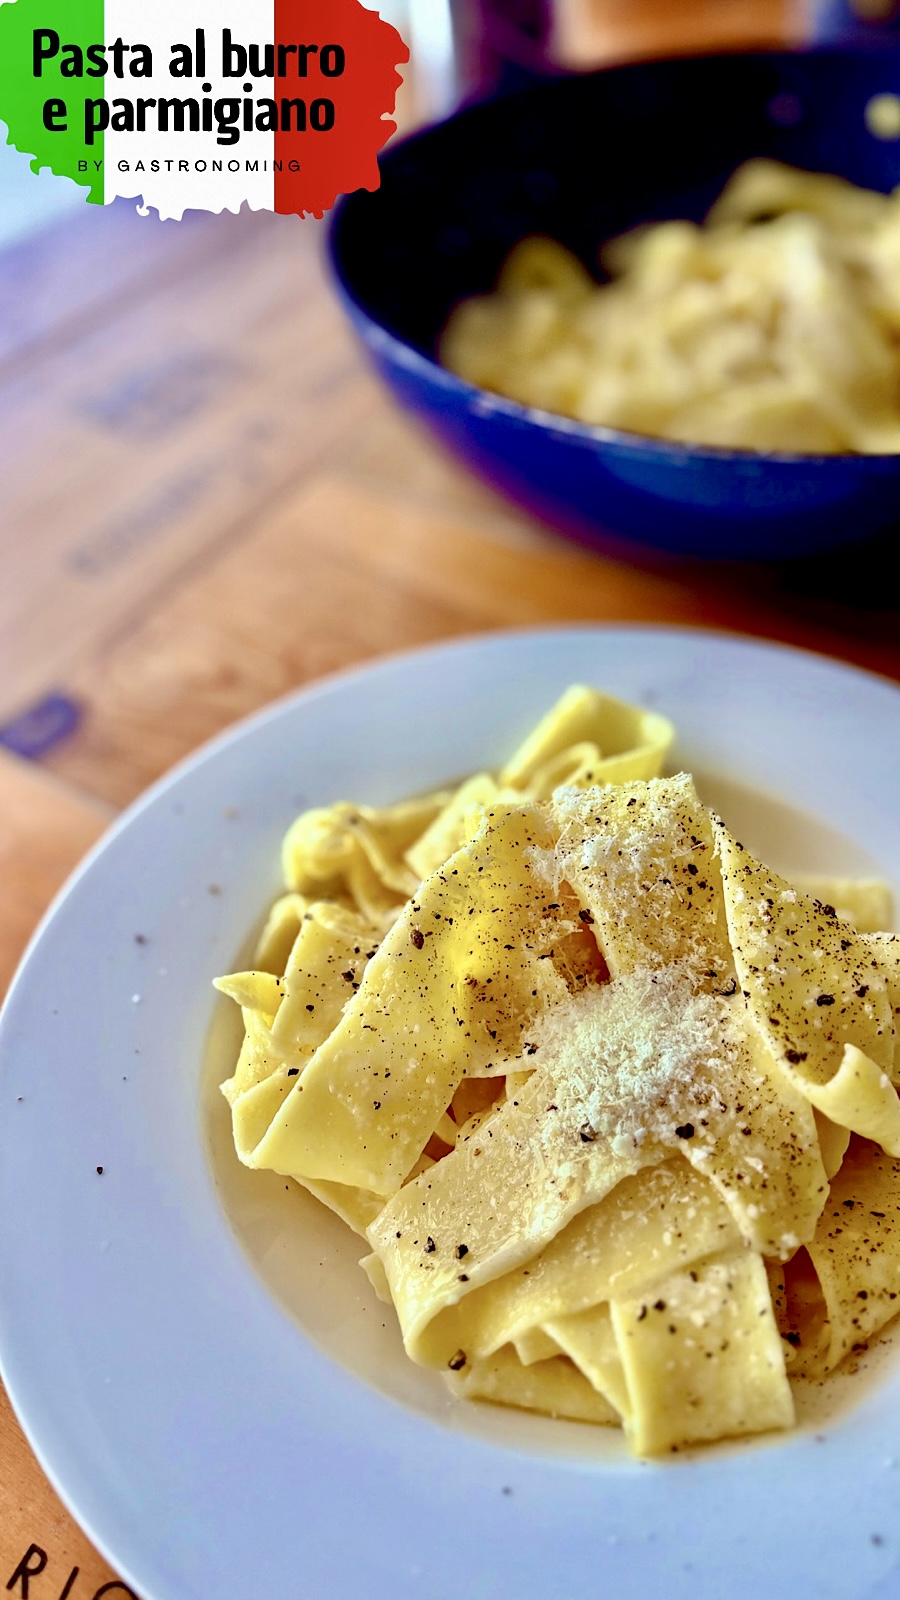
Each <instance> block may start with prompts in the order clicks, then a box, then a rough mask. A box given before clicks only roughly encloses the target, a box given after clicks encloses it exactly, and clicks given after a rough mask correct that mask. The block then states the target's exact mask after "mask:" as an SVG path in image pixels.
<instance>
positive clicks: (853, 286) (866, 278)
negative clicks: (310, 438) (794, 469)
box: [439, 159, 900, 455]
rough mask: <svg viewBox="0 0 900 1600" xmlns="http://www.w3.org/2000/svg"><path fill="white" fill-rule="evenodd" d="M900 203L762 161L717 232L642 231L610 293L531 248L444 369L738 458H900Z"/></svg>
mask: <svg viewBox="0 0 900 1600" xmlns="http://www.w3.org/2000/svg"><path fill="white" fill-rule="evenodd" d="M898 246H900V191H895V193H894V194H892V195H889V196H886V195H882V194H876V193H874V192H872V191H870V190H866V189H859V188H857V187H855V186H854V185H852V184H850V183H847V182H845V181H844V180H843V179H839V178H833V177H828V176H825V175H823V174H820V173H812V172H801V171H798V170H796V169H794V168H791V167H786V166H783V165H781V164H780V163H778V162H775V161H769V160H762V159H759V160H753V161H749V162H747V163H746V164H745V165H744V166H743V167H741V168H739V170H738V171H737V172H736V173H735V175H734V177H733V178H732V179H731V181H730V182H729V184H728V185H727V186H726V188H725V190H724V192H723V193H722V195H721V196H720V198H719V200H718V201H717V202H716V204H715V205H714V206H713V209H712V211H711V212H710V214H709V216H708V217H707V219H706V222H705V223H704V224H703V225H702V226H697V225H696V224H694V223H691V222H664V223H658V224H652V225H647V226H644V227H640V228H637V229H635V230H633V231H632V232H631V233H628V234H625V235H623V236H622V237H621V238H619V239H615V240H613V241H611V242H610V243H609V244H608V245H606V246H605V247H604V248H603V249H602V250H601V252H600V260H601V263H602V265H603V267H604V268H605V269H606V271H607V272H608V273H609V275H610V278H611V280H612V281H611V282H609V283H604V284H598V283H597V282H595V281H594V279H593V278H592V277H591V276H590V274H589V273H588V272H587V270H586V269H585V267H584V266H583V265H582V263H581V262H580V261H579V260H578V259H577V257H575V256H574V255H572V254H571V253H570V252H569V251H568V250H566V249H564V248H563V246H562V245H560V244H558V243H556V242H555V241H554V240H552V239H545V238H531V239H525V240H523V241H522V242H521V243H520V244H519V245H517V246H516V247H515V248H514V249H513V251H512V253H511V254H510V256H509V257H508V259H507V261H506V263H505V265H504V267H503V269H502V271H501V273H500V277H499V280H498V283H497V286H496V289H495V290H494V292H493V293H492V294H488V295H480V296H477V297H474V298H471V299H469V300H465V301H463V302H462V303H461V304H460V305H458V306H457V307H456V309H455V310H454V311H453V313H452V314H451V316H450V319H449V321H448V324H447V326H446V328H445V329H444V332H443V335H442V337H441V341H440V346H439V356H440V360H441V361H442V362H443V364H444V365H445V366H446V367H448V368H449V369H450V370H451V371H452V372H455V373H456V374H457V376H459V377H461V378H464V379H466V380H467V381H468V382H470V383H474V384H477V385H478V386H479V387H480V388H483V389H489V390H492V391H494V392H495V393H497V394H501V395H505V396H507V397H508V398H509V399H512V400H518V401H520V402H521V403H522V404H523V405H526V406H530V407H534V408H539V409H541V410H545V411H551V412H558V413H561V414H562V415H565V416H569V417H574V418H576V419H578V420H579V421H582V422H587V423H596V424H601V425H603V426H606V427H611V428H624V429H628V430H630V431H633V432H636V433H642V434H648V435H652V436H655V437H658V438H662V439H674V440H680V441H682V442H685V443H693V444H698V445H714V446H719V447H722V448H727V449H747V450H757V451H766V452H771V451H788V452H793V453H800V454H810V453H811V454H815V455H819V454H840V453H844V452H853V453H857V454H893V453H896V452H897V451H900V266H898V262H900V251H898Z"/></svg>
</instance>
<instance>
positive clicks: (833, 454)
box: [326, 43, 900, 470]
mask: <svg viewBox="0 0 900 1600" xmlns="http://www.w3.org/2000/svg"><path fill="white" fill-rule="evenodd" d="M877 55H878V52H877V50H874V49H873V46H872V45H870V44H866V43H862V44H858V45H856V46H846V45H843V46H837V45H825V46H818V47H816V48H814V49H809V48H804V47H802V46H798V47H795V48H793V49H787V50H774V49H772V50H765V49H763V50H715V51H708V52H703V53H699V54H695V55H691V54H687V53H686V54H684V55H677V56H653V57H648V58H646V59H645V58H641V59H640V60H638V61H619V62H615V63H614V64H612V65H611V66H607V67H596V68H593V69H592V70H590V71H586V72H553V73H548V74H547V77H546V78H543V79H541V80H539V81H538V82H536V83H534V84H531V85H529V86H528V87H526V88H524V89H517V90H515V91H514V92H513V93H512V94H509V95H505V96H504V97H503V98H504V100H510V101H522V100H524V99H527V98H528V97H529V96H531V95H534V94H537V93H540V92H541V91H542V90H544V89H545V88H547V87H548V86H549V85H551V84H559V83H561V82H564V81H565V79H567V78H578V79H579V80H583V79H588V78H594V79H598V80H600V79H604V78H608V77H610V76H612V75H613V74H619V73H623V72H628V71H633V70H635V69H636V68H639V67H641V66H648V65H651V64H652V65H653V66H655V67H663V68H665V67H671V68H672V69H673V70H676V69H677V68H678V67H679V66H683V65H684V64H686V63H687V62H696V61H709V62H716V61H725V60H727V61H734V60H736V59H742V58H746V59H748V60H763V61H764V60H772V61H778V60H796V59H811V58H816V57H824V58H843V59H848V60H852V61H863V60H868V61H871V60H872V59H873V56H877ZM897 60H898V64H900V50H898V52H897ZM493 103H495V102H485V101H475V102H471V103H467V104H465V105H462V106H460V107H458V108H457V109H456V110H455V111H454V112H453V113H452V115H451V116H449V117H447V118H446V119H445V120H444V121H442V122H436V123H429V124H428V125H427V126H425V127H422V128H415V129H414V130H413V131H412V132H411V133H408V134H405V135H404V136H403V138H401V139H396V140H392V141H391V143H390V145H389V146H388V147H387V149H386V150H384V151H383V152H382V153H381V154H380V155H379V158H378V164H379V168H380V167H381V166H382V163H383V162H385V161H390V160H391V158H392V156H393V154H394V153H395V152H399V151H401V150H405V149H407V148H409V147H410V146H413V145H415V144H417V143H419V142H421V141H425V140H427V139H428V138H429V136H430V135H432V134H433V133H435V132H437V131H438V130H439V129H440V130H443V129H444V128H446V127H447V126H448V125H449V124H453V123H455V122H460V121H463V120H465V119H467V118H469V117H470V116H472V115H473V114H475V113H477V112H479V111H481V110H482V109H483V107H484V105H485V104H493ZM365 192H368V193H377V190H369V191H363V190H356V191H355V193H353V194H346V195H342V196H341V197H340V199H339V201H338V203H337V205H336V206H335V207H334V210H333V211H332V213H331V216H330V217H329V221H328V230H327V241H326V242H327V252H328V259H329V261H330V263H331V267H332V271H333V273H334V277H335V279H336V282H337V287H338V290H339V292H340V298H341V299H342V300H343V301H344V303H345V305H346V307H347V308H348V309H349V312H350V315H351V319H352V320H353V321H354V322H356V323H363V324H364V325H365V327H366V330H367V331H366V334H365V338H366V342H367V343H368V344H369V345H371V346H372V348H373V349H380V350H383V351H385V352H387V351H388V350H390V351H391V353H392V356H393V359H394V360H395V362H396V363H397V365H399V366H403V367H406V368H407V369H408V370H410V371H414V370H416V369H418V370H419V372H420V375H421V376H423V377H428V378H429V379H430V380H431V381H432V382H437V384H438V386H439V387H441V388H444V389H447V390H451V391H454V392H455V393H457V394H458V395H459V396H460V397H461V398H462V399H463V400H465V402H466V404H467V408H468V409H470V410H471V409H473V408H475V407H479V406H480V408H481V409H482V410H483V413H484V414H485V415H486V414H488V413H495V412H500V413H502V414H503V416H504V417H505V418H506V420H507V421H510V422H514V423H517V424H518V425H519V426H520V427H522V428H538V429H539V430H540V431H541V432H542V433H559V434H563V435H564V436H565V437H566V438H567V439H569V440H572V441H577V442H578V443H579V444H581V445H584V446H590V445H593V446H598V445H613V446H615V447H616V448H618V449H619V450H621V451H622V452H623V453H624V454H628V455H634V456H639V455H653V456H657V457H660V458H666V457H668V458H670V459H671V458H674V459H676V460H678V461H685V462H687V461H695V460H699V461H704V460H708V461H714V462H723V463H724V462H734V464H735V465H745V466H748V465H762V464H765V463H766V462H768V461H772V462H776V463H778V464H784V465H785V466H791V465H793V466H798V467H807V468H809V467H815V466H821V467H824V468H826V470H828V469H830V470H836V464H837V463H840V464H841V465H842V466H845V465H846V464H847V462H850V461H858V462H860V463H862V462H873V463H874V462H880V463H882V464H888V463H891V462H893V463H900V451H886V452H874V451H872V452H860V451H854V450H843V451H830V452H827V453H824V454H823V453H813V452H803V451H792V450H766V451H764V450H752V449H749V448H746V447H745V448H732V449H727V448H725V447H724V446H721V445H704V444H692V443H690V442H689V441H687V440H682V439H661V438H657V437H656V436H654V435H653V434H649V433H637V432H634V431H633V430H631V429H628V428H610V427H607V426H605V425H604V424H602V423H593V422H581V421H579V420H578V419H577V418H575V417H568V416H566V415H565V413H563V412H556V411H544V410H542V409H541V408H540V407H536V406H526V405H523V404H522V402H521V401H519V400H512V399H509V398H508V397H507V396H506V395H500V394H496V393H495V392H494V391H493V390H491V389H482V388H480V387H479V386H478V385H477V384H474V383H468V382H466V380H465V379H463V378H460V377H458V376H457V375H456V373H454V372H451V371H450V369H449V368H448V367H445V366H442V364H441V363H440V362H439V361H435V360H434V359H433V358H432V357H431V356H427V355H425V354H424V352H423V351H421V350H419V349H418V348H417V347H416V346H415V345H413V344H410V343H409V342H408V341H407V340H405V339H401V338H400V337H399V336H398V335H397V334H395V333H392V332H391V331H390V329H389V328H386V327H385V326H384V324H383V323H381V322H378V321H377V319H376V318H375V317H373V316H372V315H371V313H370V312H369V311H367V310H366V308H365V306H363V305H362V304H361V302H360V301H359V300H358V299H357V298H356V295H355V294H354V292H353V290H352V289H351V287H350V285H349V284H348V282H347V278H346V274H345V271H344V267H343V263H342V262H341V259H340V256H339V253H338V247H337V234H338V230H339V228H340V224H341V219H342V217H343V214H344V212H345V211H346V210H347V208H348V207H349V206H352V205H353V204H354V202H355V199H356V196H357V195H359V194H361V193H365ZM463 298H465V297H463ZM460 303H461V302H460Z"/></svg>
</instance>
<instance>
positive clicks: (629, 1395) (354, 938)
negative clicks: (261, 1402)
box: [218, 687, 900, 1455]
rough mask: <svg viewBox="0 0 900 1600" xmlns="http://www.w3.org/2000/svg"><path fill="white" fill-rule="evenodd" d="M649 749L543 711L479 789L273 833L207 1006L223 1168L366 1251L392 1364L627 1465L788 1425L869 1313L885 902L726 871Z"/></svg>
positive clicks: (656, 723) (894, 965) (881, 1085)
mask: <svg viewBox="0 0 900 1600" xmlns="http://www.w3.org/2000/svg"><path fill="white" fill-rule="evenodd" d="M672 732H673V730H672V728H671V726H670V724H668V723H667V722H666V720H665V719H664V718H662V717H660V716H657V715H655V714H653V713H650V712H646V711H641V710H639V709H637V708H635V707H630V706H626V705H624V704H622V703H621V702H619V701H616V700H613V699H611V698H610V697H608V696H605V695H602V694H600V693H599V692H597V691H595V690H591V689H585V688H581V687H575V688H573V689H570V690H569V691H567V693H566V694H565V695H564V696H563V698H562V699H561V701H560V702H559V703H558V704H557V705H556V706H555V707H554V708H553V710H552V711H551V712H550V713H549V714H548V715H547V716H546V717H545V718H544V719H543V721H542V722H541V723H540V724H539V725H538V727H537V728H536V729H535V730H534V732H533V733H532V734H531V735H530V736H529V737H528V738H527V739H526V740H525V742H524V743H523V744H522V745H521V746H520V748H519V749H518V750H517V751H516V753H515V754H514V755H513V757H512V758H511V760H510V761H509V762H507V764H506V766H505V767H504V768H503V769H502V770H501V771H500V772H499V773H493V774H492V773H486V772H483V773H479V774H477V775H475V776H474V777H471V778H469V779H467V780H466V781H465V782H464V783H463V784H462V785H460V786H459V787H457V788H456V789H454V790H450V791H444V792H441V793H437V794H432V795H428V796H426V797H425V798H420V799H413V800H409V801H406V802H402V803H400V804H399V805H396V806H391V807H388V808H386V809H383V810H376V809H374V808H369V807H366V806H357V805H351V804H349V803H348V804H338V805H334V806H331V807H329V808H327V809H324V810H319V811H313V812H307V813H305V814H304V815H303V816H301V817H300V818H299V819H298V820H297V822H296V823H295V824H294V826H293V827H292V828H291V830H290V831H289V833H288V835H287V838H286V840H285V844H284V869H285V877H286V886H287V892H286V894H285V895H284V897H283V898H282V899H280V900H279V901H278V902H277V903H276V905H275V906H274V908H273V910H272V912H271V915H270V917H269V920H268V923H267V925H266V927H265V930H264V932H263V934H262V937H261V940H260V943H259V947H258V950H257V954H256V962H255V967H254V969H253V970H251V971H247V972H243V973H237V974H233V975H232V976H230V977H227V978H222V979H219V980H218V987H219V988H220V989H221V990H223V991H224V993H226V994H227V995H230V996H231V997H232V998H233V999H234V1000H235V1001H237V1002H238V1004H240V1006H241V1007H242V1010H243V1019H244V1026H245V1038H244V1043H243V1047H242V1049H241V1053H240V1057H239V1060H238V1063H237V1067H236V1070H235V1072H234V1075H233V1076H232V1077H231V1078H230V1079H229V1080H228V1082H227V1083H225V1084H224V1085H223V1091H224V1093H225V1095H226V1097H227V1099H228V1101H229V1103H230V1106H231V1113H232V1119H233V1132H234V1140H235V1145H236V1149H237V1153H238V1155H239V1157H240V1159H241V1160H242V1161H243V1162H245V1163H246V1164H247V1165H248V1166H251V1167H257V1168H269V1169H272V1170H274V1171H276V1172H278V1173H281V1174H284V1175H285V1176H287V1177H289V1178H292V1179H294V1180H296V1181H297V1182H298V1183H300V1184H302V1185H303V1186H304V1187H305V1188H306V1189H308V1190H309V1191H310V1192H311V1193H312V1194H313V1195H315V1196H316V1197H317V1198H318V1199H319V1200H320V1201H322V1202H323V1203H324V1204H325V1205H326V1206H328V1207H330V1208H331V1209H332V1210H333V1211H335V1212H336V1213H337V1214H338V1215H339V1216H340V1217H341V1218H343V1220H344V1221H345V1222H346V1223H348V1224H349V1226H350V1227H351V1228H353V1229H355V1230H356V1231H357V1232H358V1233H359V1234H360V1235H362V1236H363V1237H364V1238H365V1240H366V1242H367V1254H366V1256H365V1258H364V1259H363V1261H362V1266H363V1267H364V1269H365V1270H366V1272H367V1273H368V1275H369V1278H370V1280H371V1282H372V1284H373V1286H374V1288H375V1290H376V1292H377V1293H378V1294H379V1295H380V1297H381V1298H382V1299H384V1300H385V1301H388V1302H390V1303H392V1304H393V1306H394V1308H395V1310H396V1314H397V1317H398V1319H399V1323H400V1328H401V1331H402V1335H403V1339H404V1343H405V1347H406V1350H407V1352H408V1354H409V1355H410V1356H411V1357H412V1359H413V1360H414V1361H417V1362H419V1363H422V1364H424V1365H425V1366H428V1367H432V1368H434V1369H435V1370H437V1371H439V1372H441V1373H442V1374H443V1375H444V1377H445V1378H446V1380H447V1382H448V1383H449V1384H450V1385H451V1387H452V1388H453V1389H454V1391H455V1392H456V1393H457V1394H458V1395H459V1396H461V1397H463V1398H465V1399H479V1400H488V1401H495V1402H498V1403H502V1404H507V1405H514V1406H519V1407H524V1408H526V1409H533V1410H537V1411H540V1412H545V1413H547V1414H549V1415H553V1416H562V1417H568V1418H574V1419H577V1420H580V1421H584V1422H594V1423H607V1424H611V1425H620V1426H622V1427H623V1428H624V1430H625V1434H626V1437H627V1440H628V1442H629V1444H630V1445H631V1447H632V1449H633V1450H635V1451H636V1452H637V1453H639V1454H648V1455H649V1454H656V1453H660V1452H663V1451H666V1450H670V1449H678V1448H681V1447H683V1446H686V1445H693V1444H698V1443H701V1442H704V1441H709V1440H715V1439H720V1438H725V1437H734V1436H739V1435H743V1434H753V1433H761V1432H765V1431H767V1430H771V1429H783V1428H787V1427H789V1426H791V1424H792V1422H793V1420H794V1400H793V1395H792V1389H791V1379H792V1378H793V1377H794V1376H798V1375H805V1376H810V1375H815V1376H824V1375H825V1374H827V1373H829V1372H831V1371H832V1370H833V1369H834V1368H835V1367H836V1366H838V1365H839V1363H840V1362H841V1361H842V1360H843V1359H844V1357H845V1356H846V1355H847V1354H848V1352H850V1351H852V1350H853V1349H856V1348H859V1347H860V1346H861V1345H862V1344H863V1343H864V1342H865V1341H866V1340H867V1339H868V1338H870V1336H872V1335H873V1334H874V1333H876V1332H877V1331H878V1330H879V1329H880V1328H882V1327H883V1326H884V1325H885V1323H887V1322H888V1321H889V1320H890V1319H891V1318H892V1317H893V1316H894V1315H895V1312H896V1311H897V1310H898V1309H900V1301H898V1294H900V1161H898V1158H900V1100H898V1095H897V1090H896V1088H895V1083H896V1082H897V1081H900V1052H896V1054H897V1060H896V1061H895V1026H896V1019H897V1017H898V1016H900V940H898V939H895V938H894V937H893V936H892V935H890V934H889V933H886V932H882V931H878V930H879V928H883V927H884V925H885V922H886V920H887V917H888V915H889V905H888V904H887V902H886V896H885V892H884V891H883V890H882V889H880V888H879V887H878V886H876V885H861V886H854V885H848V884H846V883H842V884H838V885H836V886H835V892H836V893H835V897H836V898H838V899H840V901H841V904H842V909H843V910H845V912H846V913H847V914H846V915H838V913H837V911H836V910H835V909H834V906H833V905H832V904H831V903H830V898H831V895H830V891H829V888H828V886H826V885H824V884H822V885H808V886H807V889H808V890H810V889H811V890H812V892H804V891H803V890H801V889H799V888H797V887H796V886H792V885H790V884H789V883H787V882H786V881H785V880H783V879H782V878H780V877H778V876H777V875H776V874H774V873H773V872H771V871H770V870H769V869H768V868H767V867H765V866H763V865H762V864H761V863H760V862H758V861H757V860H755V859H754V858H753V857H752V856H751V855H750V853H749V852H748V851H747V850H746V849H745V848H744V847H743V845H742V844H741V843H740V842H739V841H738V840H736V839H734V838H733V837H732V835H731V834H730V833H729V832H728V830H727V828H726V827H725V826H724V824H723V823H722V822H721V820H720V819H719V818H718V817H717V816H716V815H715V814H714V813H712V812H710V811H708V810H707V809H706V808H705V807H704V806H702V805H701V804H700V802H699V800H698V798H697V795H696V793H695V790H694V786H693V783H692V780H691V779H690V777H688V776H687V775H685V774H683V773H682V774H679V775H677V776H675V777H671V778H662V777H660V776H659V774H660V772H661V771H662V768H663V765H664V763H665V759H666V755H667V752H668V750H669V747H670V744H671V739H672ZM854 917H855V919H856V920H855V922H854V920H852V918H854Z"/></svg>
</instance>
